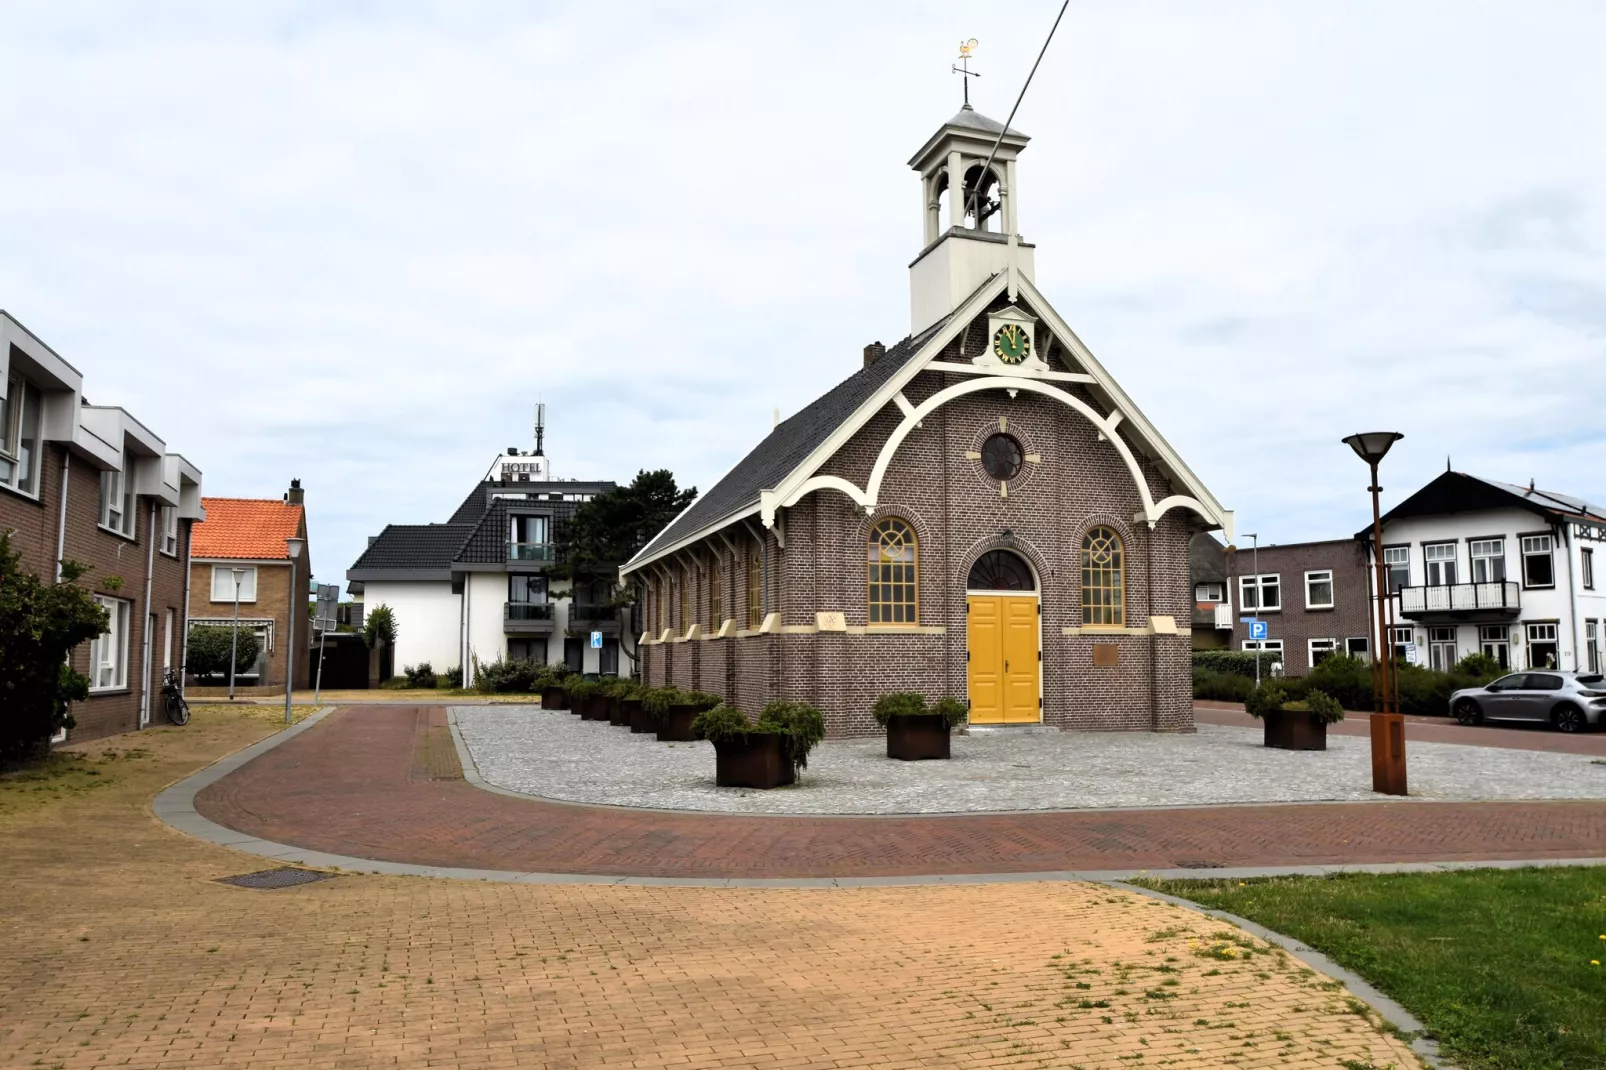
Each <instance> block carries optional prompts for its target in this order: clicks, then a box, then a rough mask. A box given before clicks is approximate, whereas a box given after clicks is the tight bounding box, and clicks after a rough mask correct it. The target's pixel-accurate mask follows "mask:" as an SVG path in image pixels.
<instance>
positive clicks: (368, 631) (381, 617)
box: [362, 602, 398, 650]
mask: <svg viewBox="0 0 1606 1070" xmlns="http://www.w3.org/2000/svg"><path fill="white" fill-rule="evenodd" d="M397 630H398V629H397V627H396V614H395V612H394V611H393V610H392V609H391V608H390V607H389V606H387V605H385V604H384V603H383V602H381V603H380V604H379V605H377V606H375V607H374V608H373V609H371V610H369V611H368V620H367V622H365V623H364V624H363V626H362V641H363V644H364V645H365V646H367V647H368V649H369V650H373V649H375V648H376V647H378V646H380V645H381V644H383V645H384V646H395V645H396V632H397Z"/></svg>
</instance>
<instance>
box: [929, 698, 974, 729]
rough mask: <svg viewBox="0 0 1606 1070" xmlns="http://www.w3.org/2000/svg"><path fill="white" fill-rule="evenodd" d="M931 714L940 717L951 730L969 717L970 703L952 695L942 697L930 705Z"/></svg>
mask: <svg viewBox="0 0 1606 1070" xmlns="http://www.w3.org/2000/svg"><path fill="white" fill-rule="evenodd" d="M931 712H932V713H934V714H936V715H937V716H939V717H941V718H942V719H943V722H944V723H945V724H947V725H948V727H949V728H952V727H953V726H954V725H956V724H958V723H959V722H960V721H963V720H964V719H965V718H966V717H969V716H970V703H968V702H966V701H965V700H964V699H959V698H954V697H953V696H952V695H944V696H943V697H942V698H940V699H938V700H937V701H936V702H933V703H932V704H931Z"/></svg>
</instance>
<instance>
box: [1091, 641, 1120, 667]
mask: <svg viewBox="0 0 1606 1070" xmlns="http://www.w3.org/2000/svg"><path fill="white" fill-rule="evenodd" d="M1093 664H1094V665H1101V666H1109V665H1119V664H1121V648H1120V647H1118V646H1116V645H1115V644H1114V643H1094V644H1093Z"/></svg>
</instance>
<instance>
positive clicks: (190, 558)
mask: <svg viewBox="0 0 1606 1070" xmlns="http://www.w3.org/2000/svg"><path fill="white" fill-rule="evenodd" d="M194 536H195V521H193V520H191V521H189V523H188V524H187V525H186V526H185V529H184V612H182V613H181V614H179V623H180V627H182V628H183V629H184V638H183V640H182V641H180V643H179V647H178V693H179V694H180V695H182V694H184V678H185V670H184V663H185V662H187V661H189V660H190V580H191V578H192V577H193V574H194V572H195V564H194V562H195V557H194V555H195V537H194Z"/></svg>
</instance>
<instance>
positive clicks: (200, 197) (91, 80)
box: [0, 0, 1606, 580]
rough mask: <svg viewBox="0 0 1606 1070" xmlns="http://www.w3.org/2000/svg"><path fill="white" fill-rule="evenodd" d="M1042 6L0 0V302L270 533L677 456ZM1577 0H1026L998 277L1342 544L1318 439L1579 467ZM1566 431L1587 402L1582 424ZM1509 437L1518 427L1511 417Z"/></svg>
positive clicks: (821, 293)
mask: <svg viewBox="0 0 1606 1070" xmlns="http://www.w3.org/2000/svg"><path fill="white" fill-rule="evenodd" d="M1052 15H1053V5H1052V4H1038V3H1031V4H1027V3H1001V4H997V5H991V6H988V7H986V8H985V9H977V8H976V6H975V5H960V4H957V3H922V4H914V3H895V4H883V5H862V4H861V5H847V4H840V3H824V4H810V5H785V6H783V5H778V4H710V5H695V6H694V5H685V4H670V5H641V6H639V7H629V6H621V5H579V4H546V5H540V6H533V7H532V6H529V5H518V4H495V3H483V4H431V3H404V4H386V5H376V4H369V3H355V2H353V3H344V4H333V3H332V4H322V3H319V4H308V3H290V2H282V3H277V4H275V3H266V4H258V5H251V6H250V7H249V8H238V7H237V6H228V5H224V6H218V5H211V4H199V3H196V4H175V5H162V6H160V7H157V8H143V9H134V8H129V7H127V6H125V5H116V4H104V5H98V4H78V5H62V4H43V3H40V4H32V5H29V4H22V5H11V7H10V9H8V20H7V32H6V34H5V35H4V37H3V39H0V134H3V141H0V144H3V145H4V146H5V149H4V151H5V161H4V166H3V167H0V249H3V250H4V253H3V255H0V306H4V307H6V308H7V309H9V310H10V311H11V312H12V313H13V314H15V315H17V316H18V317H19V318H20V319H22V320H23V321H24V322H26V323H28V324H29V326H30V327H32V328H33V329H35V330H36V331H38V332H39V333H40V334H41V335H42V336H43V337H44V338H45V339H46V340H47V341H48V342H49V343H50V344H51V345H53V346H54V347H55V348H57V349H58V350H59V351H60V352H62V353H63V354H64V355H65V356H66V357H67V358H68V359H69V360H70V361H72V362H73V363H74V364H75V365H77V366H78V367H80V368H81V369H83V370H84V372H85V375H86V385H87V389H88V392H89V395H90V396H91V397H92V398H94V399H95V400H96V401H99V402H112V403H117V404H122V405H124V406H126V407H127V408H129V410H130V411H132V412H133V413H135V414H136V416H138V417H139V418H140V419H141V420H143V421H145V422H146V423H148V424H149V425H150V426H151V427H153V428H154V429H155V430H156V431H157V433H159V434H161V435H163V436H164V437H166V438H167V440H168V441H169V443H170V444H171V445H172V446H173V447H174V448H176V449H179V450H181V451H182V452H184V453H185V454H186V455H187V456H189V457H190V458H191V459H192V460H194V461H195V462H196V463H197V464H198V465H199V466H200V467H201V468H202V469H203V471H204V472H205V480H206V487H207V490H208V492H210V493H214V494H228V495H264V496H270V495H271V496H276V495H277V494H279V493H280V492H281V491H282V490H283V488H284V487H285V486H286V485H287V483H288V481H289V479H290V478H291V477H292V476H299V477H301V478H302V480H303V482H304V483H306V484H307V486H308V502H309V506H310V508H311V514H312V524H313V537H314V547H313V552H314V555H315V556H314V564H315V566H316V567H317V570H318V573H319V575H320V577H321V578H324V579H336V578H339V579H342V580H343V573H344V570H345V568H346V567H347V566H348V565H349V564H350V562H351V561H352V560H353V559H354V558H355V557H356V555H357V554H358V553H359V552H360V550H361V548H362V545H363V537H364V536H365V535H369V534H373V533H375V532H377V531H378V530H379V529H380V528H381V527H382V526H383V525H384V524H385V523H387V522H398V523H401V522H422V521H428V520H441V519H444V518H445V517H446V515H447V514H448V513H449V511H450V510H451V509H452V508H453V507H454V506H455V505H456V503H457V502H458V501H459V500H461V497H462V495H463V494H464V493H465V491H466V488H467V487H468V486H469V485H471V484H472V483H473V481H474V480H476V479H477V478H479V476H480V475H481V474H482V473H483V472H484V470H485V468H486V466H487V465H488V464H489V462H490V460H491V457H492V455H493V454H495V453H496V452H498V451H499V450H501V449H502V448H504V447H506V446H508V445H514V444H518V445H527V444H528V442H529V438H530V430H529V424H530V409H531V406H532V405H533V404H534V403H535V402H536V401H537V400H538V399H540V400H544V401H545V402H546V403H547V405H548V412H549V424H550V430H549V435H548V444H549V452H550V453H551V454H552V455H553V456H554V462H555V466H556V469H557V471H558V472H559V474H562V475H570V476H581V477H588V478H614V479H621V480H623V479H628V478H629V477H630V476H631V475H632V474H633V473H634V472H635V471H636V470H637V469H639V468H642V467H658V466H666V467H669V468H672V469H673V470H674V471H675V472H676V473H677V475H678V476H679V477H680V478H681V479H682V480H683V481H684V482H687V483H694V484H696V485H698V486H700V487H704V488H706V487H707V486H709V485H710V484H711V482H712V481H713V480H715V479H717V478H718V476H719V475H720V474H722V473H723V472H724V471H725V470H726V469H727V468H729V467H730V465H732V464H733V463H734V462H735V461H736V460H737V459H738V458H739V457H740V456H741V454H742V453H744V452H745V451H746V450H747V449H749V448H750V447H751V446H752V445H753V443H754V442H756V441H757V440H758V438H760V437H761V436H762V435H763V434H764V433H765V432H766V431H767V430H768V428H769V426H770V421H771V412H772V409H773V408H774V407H779V408H780V409H781V411H782V413H783V414H788V413H791V412H793V411H796V409H798V408H799V407H801V406H802V405H803V404H805V403H806V402H807V401H808V400H810V399H811V398H813V397H814V396H816V395H818V394H819V393H821V392H822V391H824V390H825V389H827V388H828V387H829V386H830V385H832V384H833V383H834V382H836V381H837V380H839V379H840V378H841V377H843V376H844V375H846V374H848V373H849V372H851V371H852V370H853V368H854V367H855V366H856V364H857V362H858V354H859V351H860V349H861V348H862V347H863V345H864V344H865V343H867V342H869V341H871V340H872V339H881V340H882V341H885V342H887V343H889V344H890V343H891V342H893V341H895V340H896V339H897V338H899V337H901V336H902V335H903V334H904V333H906V331H907V326H908V321H907V308H908V296H907V272H906V265H907V263H908V261H909V260H910V259H911V258H912V256H913V254H914V253H915V252H916V251H917V250H916V245H917V243H918V239H919V218H920V216H919V202H918V196H919V194H918V186H917V180H916V178H915V176H914V175H913V174H912V172H910V171H909V170H908V169H907V167H906V166H905V161H906V160H907V158H908V156H909V155H910V153H911V152H912V151H913V150H914V149H915V148H916V147H917V146H918V145H919V144H920V142H921V141H923V140H924V138H925V137H926V136H927V135H928V134H929V133H930V132H931V130H932V129H934V128H935V127H936V125H937V124H938V123H940V122H941V121H942V120H943V119H945V118H946V117H947V116H948V115H949V114H951V113H952V111H953V110H954V108H955V106H956V104H957V97H958V87H957V85H956V81H957V80H956V79H955V78H954V77H953V76H952V75H950V74H949V73H948V71H947V66H948V63H949V59H950V54H951V53H952V52H953V50H954V43H955V42H957V41H958V40H960V39H961V38H964V37H969V36H975V37H978V38H979V39H980V40H981V42H982V48H981V51H980V54H979V59H978V63H977V64H976V66H977V68H978V69H980V70H981V71H982V72H983V78H982V79H981V80H980V82H979V84H978V85H977V87H976V101H977V104H978V106H979V107H980V109H981V110H982V111H984V112H987V113H989V114H992V115H994V116H995V117H997V118H1000V119H1002V118H1003V117H1004V115H1005V114H1006V113H1007V111H1008V108H1009V105H1010V103H1011V102H1012V100H1013V97H1014V93H1015V91H1016V89H1017V88H1018V86H1019V83H1020V79H1021V77H1022V75H1023V74H1024V72H1025V70H1026V69H1027V67H1028V66H1029V65H1030V63H1031V60H1032V59H1033V58H1034V56H1035V53H1036V49H1037V47H1038V45H1039V44H1040V42H1041V35H1042V34H1043V33H1044V32H1045V31H1046V30H1047V27H1048V24H1049V22H1050V21H1051V19H1052ZM1603 36H1606V11H1599V10H1596V9H1595V8H1594V7H1589V6H1583V5H1576V4H1562V3H1556V4H1550V5H1547V4H1537V5H1536V4H1526V5H1521V6H1519V5H1517V4H1515V3H1514V2H1512V3H1506V4H1496V3H1489V4H1480V5H1467V4H1460V3H1456V4H1451V3H1426V2H1424V3H1419V4H1412V5H1405V6H1401V5H1398V4H1381V3H1377V4H1365V3H1359V4H1349V5H1342V6H1339V7H1325V8H1320V7H1318V8H1313V7H1311V6H1310V5H1288V4H1282V3H1269V2H1268V3H1247V2H1246V3H1222V4H1212V5H1209V6H1208V8H1204V7H1200V6H1198V5H1194V4H1187V3H1182V2H1180V0H1179V2H1176V3H1169V4H1167V3H1157V4H1148V5H1143V6H1141V7H1137V8H1134V7H1132V6H1131V5H1123V4H1117V3H1114V2H1113V0H1101V2H1094V3H1083V4H1077V5H1073V8H1072V10H1071V12H1070V14H1068V15H1067V17H1066V22H1065V23H1064V25H1063V26H1062V28H1061V36H1060V38H1058V39H1057V40H1056V42H1055V44H1054V46H1053V48H1052V49H1051V50H1050V52H1049V55H1048V58H1047V60H1046V61H1045V63H1044V66H1043V68H1042V70H1041V72H1040V73H1039V75H1038V80H1037V82H1036V83H1035V84H1034V87H1033V90H1032V93H1031V95H1030V96H1029V97H1028V98H1027V101H1026V103H1025V105H1024V106H1023V107H1022V109H1021V112H1020V114H1019V116H1018V117H1017V119H1016V125H1017V126H1018V127H1020V128H1021V129H1024V130H1026V131H1027V132H1028V133H1030V134H1031V135H1033V138H1034V140H1033V142H1032V145H1031V146H1030V148H1029V149H1028V150H1027V152H1026V154H1025V156H1024V157H1023V161H1022V165H1021V176H1020V205H1021V213H1022V215H1021V218H1022V229H1023V231H1024V232H1025V234H1026V236H1027V238H1028V239H1030V240H1032V241H1034V242H1036V243H1037V246H1038V282H1039V284H1040V285H1041V286H1042V288H1043V289H1044V290H1045V292H1046V293H1047V294H1048V295H1049V296H1050V297H1051V299H1053V300H1054V301H1055V302H1056V305H1057V306H1058V308H1059V310H1060V311H1061V312H1062V313H1063V314H1064V315H1065V316H1066V318H1067V319H1068V320H1069V321H1070V323H1071V324H1072V325H1073V326H1074V327H1075V328H1076V329H1077V330H1078V332H1079V333H1080V334H1081V335H1082V337H1083V338H1084V339H1085V340H1086V341H1087V342H1088V343H1089V344H1090V345H1091V346H1093V348H1094V350H1095V352H1096V353H1098V354H1099V356H1100V358H1101V360H1103V361H1104V362H1105V364H1106V365H1107V366H1108V367H1109V368H1110V369H1111V370H1112V372H1113V373H1114V374H1115V375H1116V376H1117V377H1118V378H1119V379H1120V380H1121V381H1122V382H1123V384H1124V385H1125V386H1126V388H1127V390H1128V392H1129V393H1130V394H1132V396H1133V397H1134V399H1135V400H1136V401H1137V402H1138V403H1139V404H1140V405H1141V406H1143V407H1144V409H1145V411H1146V412H1147V414H1148V415H1149V416H1150V418H1151V419H1152V420H1153V421H1154V422H1155V423H1156V424H1157V425H1158V426H1159V427H1160V429H1161V430H1162V432H1163V433H1164V434H1165V435H1166V436H1167V438H1168V439H1169V440H1170V441H1171V442H1172V444H1173V445H1174V446H1176V447H1177V449H1178V450H1179V451H1180V452H1181V453H1182V455H1183V456H1184V457H1185V458H1186V459H1187V460H1188V462H1189V464H1190V466H1191V467H1192V468H1193V469H1194V470H1195V471H1196V472H1197V473H1198V474H1199V475H1200V476H1201V477H1202V478H1203V479H1204V480H1205V481H1206V483H1207V484H1208V485H1209V486H1210V487H1211V488H1212V489H1213V490H1214V491H1215V492H1216V494H1217V495H1218V497H1220V498H1221V499H1222V501H1223V502H1224V503H1225V504H1226V505H1227V506H1228V507H1230V508H1235V509H1236V510H1237V511H1238V513H1239V517H1240V522H1241V524H1243V525H1249V526H1252V527H1253V528H1254V529H1258V530H1259V531H1260V532H1261V534H1262V535H1263V537H1264V538H1266V539H1268V540H1272V539H1275V541H1279V542H1287V541H1292V540H1295V539H1298V538H1313V537H1328V536H1332V535H1334V534H1343V533H1346V532H1349V531H1353V530H1355V529H1356V528H1357V527H1359V520H1360V519H1362V518H1363V513H1364V507H1365V501H1364V486H1365V482H1366V479H1365V474H1364V473H1363V472H1361V471H1359V467H1358V464H1357V463H1356V462H1355V461H1354V459H1353V458H1352V457H1351V456H1350V455H1349V453H1348V451H1347V450H1346V449H1345V448H1344V447H1342V446H1340V445H1339V444H1338V441H1337V440H1338V439H1339V438H1340V437H1341V436H1342V435H1344V434H1348V433H1350V432H1351V431H1354V430H1357V429H1361V428H1370V427H1372V426H1374V425H1375V426H1380V427H1381V426H1386V427H1393V428H1398V429H1400V430H1402V431H1404V432H1405V433H1406V434H1407V438H1406V440H1405V441H1404V442H1402V443H1401V445H1400V447H1398V448H1397V451H1396V453H1395V454H1393V455H1391V457H1390V459H1389V462H1388V469H1389V470H1388V472H1387V478H1386V484H1387V486H1388V488H1389V493H1390V495H1402V494H1404V493H1406V492H1408V491H1409V490H1410V489H1412V488H1414V487H1415V486H1418V485H1420V484H1421V483H1422V482H1424V481H1425V480H1426V479H1428V478H1431V476H1432V475H1433V474H1434V473H1435V472H1436V471H1438V470H1441V469H1442V466H1443V461H1444V456H1445V454H1446V453H1449V454H1451V455H1452V456H1453V458H1454V460H1455V463H1456V465H1457V467H1461V468H1464V469H1466V470H1471V471H1477V472H1479V473H1480V474H1484V475H1488V476H1490V477H1492V478H1500V479H1507V480H1510V481H1512V482H1525V481H1526V478H1527V477H1528V476H1533V477H1534V478H1536V479H1537V480H1538V481H1539V482H1540V484H1541V485H1548V486H1551V487H1555V488H1557V489H1561V490H1566V491H1571V492H1573V493H1576V494H1579V495H1582V496H1585V497H1591V498H1594V499H1595V500H1603V499H1606V465H1603V463H1602V461H1603V457H1602V448H1601V447H1602V444H1601V441H1600V439H1599V438H1598V437H1590V436H1589V435H1588V434H1587V433H1583V432H1580V433H1579V434H1578V435H1577V436H1576V437H1565V436H1562V435H1561V434H1560V433H1559V432H1560V430H1561V429H1565V428H1572V427H1582V428H1585V429H1587V428H1589V427H1591V426H1593V425H1592V424H1591V423H1590V417H1589V416H1586V415H1585V414H1595V413H1599V412H1601V411H1602V402H1603V401H1606V372H1603V371H1602V369H1603V368H1606V360H1603V359H1602V358H1603V356H1606V353H1603V351H1602V349H1603V346H1602V341H1601V337H1602V328H1603V327H1606V319H1603V316H1606V310H1603V307H1602V302H1601V295H1602V293H1603V286H1606V278H1603V274H1606V272H1603V268H1602V262H1601V260H1600V254H1599V250H1600V249H1602V248H1603V247H1606V244H1603V239H1606V222H1603V218H1606V217H1603V211H1602V204H1603V197H1606V143H1603V142H1602V141H1601V139H1599V138H1595V137H1591V136H1588V131H1590V130H1592V129H1593V126H1594V125H1595V123H1596V121H1597V119H1598V116H1597V114H1596V107H1595V103H1594V102H1596V101H1598V100H1600V99H1603V98H1606V71H1603V70H1602V69H1601V68H1600V66H1599V64H1598V63H1596V62H1595V56H1594V51H1595V45H1594V42H1596V41H1599V40H1601V39H1602V38H1603ZM1594 423H1595V424H1598V420H1596V421H1594ZM1547 435H1548V436H1549V437H1547Z"/></svg>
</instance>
